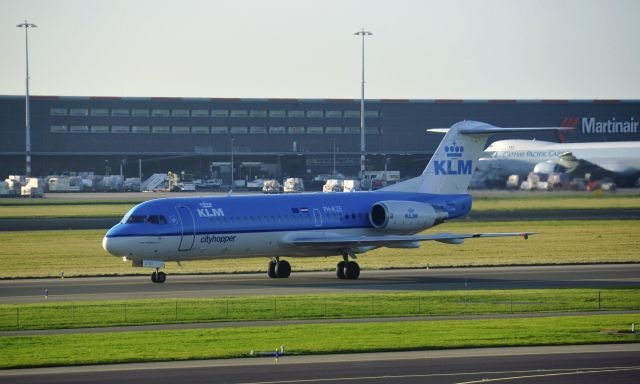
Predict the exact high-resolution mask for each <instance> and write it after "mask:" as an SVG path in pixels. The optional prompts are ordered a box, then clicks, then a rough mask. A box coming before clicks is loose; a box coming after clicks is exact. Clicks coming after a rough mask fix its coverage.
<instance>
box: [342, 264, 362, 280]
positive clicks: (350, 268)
mask: <svg viewBox="0 0 640 384" xmlns="http://www.w3.org/2000/svg"><path fill="white" fill-rule="evenodd" d="M344 276H345V277H346V278H347V279H350V280H355V279H357V278H358V277H359V276H360V266H359V265H358V263H356V262H355V261H350V262H348V263H347V265H346V266H345V268H344Z"/></svg>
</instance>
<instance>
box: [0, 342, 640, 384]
mask: <svg viewBox="0 0 640 384" xmlns="http://www.w3.org/2000/svg"><path fill="white" fill-rule="evenodd" d="M0 379H1V381H2V382H3V383H23V384H27V383H81V382H90V383H113V382H118V383H136V384H140V383H158V382H162V383H168V384H171V383H180V384H182V383H194V384H198V383H212V382H215V383H238V384H239V383H245V384H248V383H255V384H257V383H264V384H266V383H272V384H275V383H310V382H313V383H344V382H349V383H351V382H353V383H408V384H411V383H426V382H428V383H431V384H438V383H490V382H500V383H541V382H544V383H564V384H572V383H581V384H590V383H614V384H615V383H637V382H638V381H640V345H639V344H612V345H583V346H556V347H517V348H482V349H462V350H442V351H418V352H395V353H369V354H345V355H321V356H300V357H287V356H285V357H282V358H281V359H280V362H278V363H276V362H275V361H274V359H273V358H253V359H249V358H245V359H230V360H209V361H186V362H167V363H141V364H115V365H103V366H84V367H68V368H67V367H60V368H39V369H25V370H7V371H0Z"/></svg>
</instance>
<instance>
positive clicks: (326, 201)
mask: <svg viewBox="0 0 640 384" xmlns="http://www.w3.org/2000/svg"><path fill="white" fill-rule="evenodd" d="M381 201H403V202H407V205H406V208H405V209H404V210H402V211H398V212H394V215H395V217H394V218H393V219H396V217H398V218H399V219H400V220H401V221H402V225H401V226H392V228H389V229H385V228H376V227H375V226H374V223H372V217H371V215H372V212H371V211H372V207H373V206H374V204H376V203H378V202H381ZM413 203H418V204H416V207H420V206H422V205H423V204H425V206H426V205H427V204H428V205H430V206H432V207H433V208H434V212H436V214H437V217H428V216H427V215H422V214H421V212H418V211H417V210H416V209H415V208H413V207H412V206H413V205H414V204H413ZM470 208H471V196H470V195H468V194H463V195H450V196H449V195H432V194H423V193H405V192H384V191H380V192H353V193H331V194H322V193H310V194H299V195H275V196H274V195H240V196H221V197H185V198H166V199H157V200H151V201H147V202H145V203H142V204H139V205H137V206H135V207H134V208H133V209H131V210H130V211H129V212H128V213H127V214H126V215H125V216H124V218H123V219H122V221H121V222H120V223H119V224H118V225H116V226H114V227H113V228H111V229H110V230H109V232H107V234H106V236H105V238H104V240H103V245H104V247H105V249H106V250H107V251H108V252H109V253H112V254H115V255H120V256H126V257H127V258H128V259H131V260H144V259H153V260H165V261H169V260H197V259H210V258H236V257H256V256H267V257H276V256H278V257H279V256H331V255H341V254H342V253H343V252H344V250H345V246H344V245H343V244H335V245H334V246H330V245H324V246H321V247H320V246H318V247H301V246H298V245H294V244H293V243H292V241H293V240H295V239H300V238H316V237H324V238H331V237H335V238H336V239H338V238H341V237H343V236H347V237H359V236H366V237H374V236H381V235H390V234H393V235H396V234H405V235H406V234H413V233H416V232H419V231H421V230H423V229H426V228H428V227H430V226H432V225H434V224H436V223H437V222H442V220H444V219H445V218H455V217H459V216H463V215H465V214H467V213H468V212H469V210H470ZM156 217H157V219H156ZM149 218H151V220H149ZM393 219H392V220H393ZM355 248H358V247H355ZM363 248H366V250H369V249H373V248H376V246H368V245H365V246H363ZM353 251H354V253H360V251H361V250H360V249H354V250H353ZM362 251H364V249H362Z"/></svg>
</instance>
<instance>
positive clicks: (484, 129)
mask: <svg viewBox="0 0 640 384" xmlns="http://www.w3.org/2000/svg"><path fill="white" fill-rule="evenodd" d="M449 129H450V128H431V129H427V131H428V132H436V133H448V132H449ZM570 129H573V128H571V127H525V128H509V127H495V126H493V125H489V124H487V125H480V126H474V127H470V128H462V129H460V130H458V133H462V134H466V135H473V134H489V135H493V134H498V133H522V132H540V131H566V130H570Z"/></svg>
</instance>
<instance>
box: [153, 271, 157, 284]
mask: <svg viewBox="0 0 640 384" xmlns="http://www.w3.org/2000/svg"><path fill="white" fill-rule="evenodd" d="M151 281H153V282H154V283H157V282H158V275H157V274H156V273H155V272H153V273H152V274H151Z"/></svg>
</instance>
